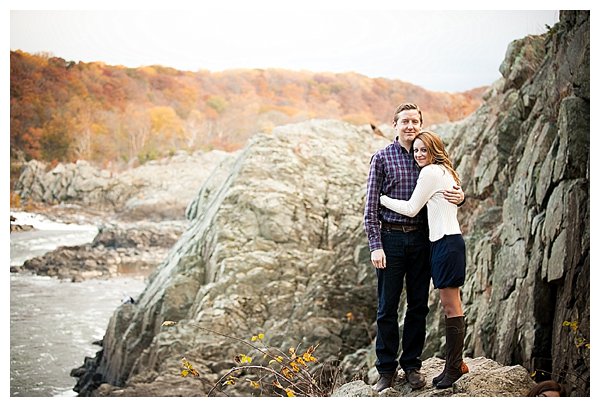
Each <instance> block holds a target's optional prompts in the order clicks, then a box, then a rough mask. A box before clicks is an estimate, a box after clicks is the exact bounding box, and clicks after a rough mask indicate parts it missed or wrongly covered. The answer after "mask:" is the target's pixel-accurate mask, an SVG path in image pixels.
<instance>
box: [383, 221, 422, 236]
mask: <svg viewBox="0 0 600 407" xmlns="http://www.w3.org/2000/svg"><path fill="white" fill-rule="evenodd" d="M381 229H388V230H399V231H401V232H404V233H408V232H415V231H417V230H421V229H422V227H421V226H417V225H400V224H399V223H387V222H381Z"/></svg>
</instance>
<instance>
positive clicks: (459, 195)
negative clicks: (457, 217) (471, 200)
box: [444, 185, 465, 205]
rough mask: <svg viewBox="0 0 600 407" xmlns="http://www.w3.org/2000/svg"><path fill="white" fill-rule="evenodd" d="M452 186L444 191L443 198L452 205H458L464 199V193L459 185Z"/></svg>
mask: <svg viewBox="0 0 600 407" xmlns="http://www.w3.org/2000/svg"><path fill="white" fill-rule="evenodd" d="M452 188H453V189H447V190H445V191H444V198H446V199H447V200H448V202H450V203H453V204H454V205H460V204H461V203H462V202H463V201H464V200H465V193H464V191H463V190H462V188H461V187H460V186H457V185H454V186H453V187H452Z"/></svg>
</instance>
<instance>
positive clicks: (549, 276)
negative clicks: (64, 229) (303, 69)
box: [76, 12, 590, 396]
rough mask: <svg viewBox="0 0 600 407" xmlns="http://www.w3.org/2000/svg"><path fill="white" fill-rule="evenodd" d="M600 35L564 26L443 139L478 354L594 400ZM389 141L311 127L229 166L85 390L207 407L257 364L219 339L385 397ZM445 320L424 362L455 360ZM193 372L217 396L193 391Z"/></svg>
mask: <svg viewBox="0 0 600 407" xmlns="http://www.w3.org/2000/svg"><path fill="white" fill-rule="evenodd" d="M589 32H590V29H589V12H562V13H561V17H560V22H559V23H558V24H557V25H556V26H555V27H553V28H552V29H551V30H550V31H549V32H548V33H547V34H546V35H544V36H539V37H527V38H524V39H521V40H517V41H515V42H513V43H512V44H510V46H509V47H508V51H507V55H506V59H505V61H504V63H503V64H502V66H501V68H500V69H501V73H502V75H503V78H502V79H500V80H499V81H498V82H497V83H495V84H494V86H493V88H492V89H491V90H490V91H489V93H488V95H487V96H486V102H485V103H484V105H483V106H482V107H481V108H480V109H479V110H478V111H477V112H476V113H475V114H473V115H472V116H470V117H469V118H467V119H465V120H464V121H462V122H461V123H457V124H454V125H452V126H448V127H445V128H442V129H439V131H440V132H443V134H444V136H445V137H446V140H447V142H448V148H449V150H450V153H451V156H452V157H454V158H455V161H456V164H457V166H458V172H459V173H460V175H461V176H462V179H463V188H464V190H465V192H466V194H467V202H466V204H465V205H464V206H463V207H461V209H460V216H461V224H462V225H463V231H464V234H465V237H466V241H467V251H468V269H467V274H468V278H467V281H466V284H465V286H464V287H463V291H462V292H463V302H464V303H465V309H466V317H467V324H468V332H467V338H466V352H465V353H466V356H469V357H474V358H476V357H480V356H484V357H486V358H490V359H493V360H495V361H496V362H498V363H500V364H502V365H507V366H510V365H522V366H523V367H524V368H525V369H526V370H528V371H529V372H536V378H537V377H550V376H551V377H552V378H554V379H556V380H558V381H560V382H562V383H564V384H565V385H566V386H567V388H568V390H569V392H570V393H571V395H577V396H585V395H589V393H590V354H589V352H590V350H589V347H588V346H586V345H589V339H590V307H589V303H590V298H589V293H590V284H589V283H590V276H589V268H590V267H589V260H590V258H589V242H590V239H589V168H590V167H589V157H590V156H589V141H590V134H589V127H590V116H589V107H590V95H589V89H590V77H589V65H590V64H589V58H590V42H589ZM399 102H400V101H399ZM416 102H417V103H418V101H416ZM426 115H427V112H425V117H427V116H426ZM388 142H389V140H386V139H384V138H381V137H377V136H375V135H374V134H373V132H372V131H371V129H370V128H369V127H368V126H365V127H355V126H351V125H348V124H345V123H342V122H336V121H310V122H305V123H301V124H297V125H293V126H283V127H280V128H276V129H275V130H274V131H273V133H272V134H258V135H256V136H255V137H254V138H253V139H252V140H251V141H250V142H249V143H248V145H247V146H246V148H245V149H244V150H243V151H242V152H241V153H240V154H239V155H238V156H236V157H231V158H228V159H225V160H224V161H222V162H221V164H220V166H219V167H217V168H216V169H215V172H214V173H213V176H211V177H209V178H208V180H207V181H206V182H205V183H204V185H203V186H202V188H201V189H200V191H199V193H198V195H197V197H196V199H195V200H194V201H193V202H192V203H191V204H190V206H189V207H188V210H187V216H188V218H189V220H190V226H189V228H188V230H187V231H186V232H184V234H183V235H182V237H181V238H180V240H179V241H178V242H177V244H176V245H175V246H174V247H173V249H172V250H171V252H170V254H169V255H168V257H167V259H166V260H165V261H164V262H163V264H162V265H161V266H160V267H158V269H157V270H156V271H155V272H154V273H153V274H152V276H151V277H150V280H149V283H148V285H147V287H146V289H145V291H144V292H143V293H142V295H141V297H140V298H139V299H138V301H137V302H136V304H124V305H122V306H121V307H120V308H119V309H117V310H116V312H115V313H114V315H113V317H112V318H111V321H110V323H109V327H108V329H107V332H106V334H105V336H104V339H103V349H102V351H100V352H99V353H98V355H97V356H96V357H95V358H90V359H88V360H86V363H85V366H84V367H85V368H84V369H81V370H79V371H78V373H77V374H78V376H80V379H79V382H78V384H77V386H76V390H77V391H79V392H80V394H81V395H206V394H207V391H208V390H209V389H210V388H211V386H212V384H214V383H215V382H216V380H217V379H218V378H219V377H220V376H221V375H222V374H224V373H225V372H227V370H228V369H229V368H230V367H232V366H233V365H234V362H233V359H234V357H235V355H237V354H239V353H244V352H246V351H248V349H245V348H244V347H243V346H242V345H241V344H240V342H238V341H235V340H231V339H230V338H228V337H226V336H221V335H218V334H215V333H214V331H216V332H219V333H221V334H224V335H228V336H231V337H235V338H243V339H247V338H250V337H251V336H252V335H256V334H257V333H264V334H265V335H266V338H267V341H268V343H269V345H270V346H273V347H275V348H279V349H288V348H289V347H295V346H297V345H298V344H299V343H301V344H303V346H309V345H316V344H319V348H318V353H319V356H320V358H321V361H322V362H331V363H335V361H340V360H341V361H342V362H341V364H339V366H340V369H342V370H343V377H344V378H345V380H347V381H349V380H351V379H352V378H356V377H360V378H363V379H364V380H366V381H369V380H370V379H371V378H372V372H373V370H372V366H373V364H372V361H373V355H372V340H373V335H374V332H373V328H372V323H373V321H374V318H375V307H376V301H375V298H376V294H375V281H374V275H373V273H372V271H371V269H370V266H369V261H368V259H369V253H368V248H367V244H366V238H365V235H364V231H363V225H362V209H363V205H364V193H365V182H366V176H367V171H368V164H369V159H370V156H371V154H372V153H373V152H374V151H376V150H377V149H378V148H381V147H382V146H384V145H386V144H387V143H388ZM431 310H432V311H431V313H430V317H429V329H428V337H427V349H426V352H425V355H424V357H431V356H435V355H439V354H440V350H441V349H442V347H443V343H442V342H441V339H442V338H443V335H442V331H441V328H442V325H441V318H442V317H441V313H440V310H439V306H438V304H437V294H436V293H435V291H433V290H432V294H431ZM165 320H172V321H177V324H176V325H175V326H171V327H168V328H166V327H164V326H161V325H162V323H163V321H165ZM565 322H566V323H568V326H567V325H566V324H565ZM182 356H185V357H186V359H187V360H189V361H190V362H192V364H193V365H194V367H195V368H196V369H198V371H199V372H200V374H201V376H202V378H203V380H201V381H197V380H190V378H187V377H181V376H180V374H179V373H180V367H181V365H180V360H181V357H182ZM236 391H237V390H232V394H236ZM239 391H240V392H241V391H242V390H239ZM238 394H243V392H242V393H238Z"/></svg>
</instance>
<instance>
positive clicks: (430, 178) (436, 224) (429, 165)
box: [380, 131, 469, 389]
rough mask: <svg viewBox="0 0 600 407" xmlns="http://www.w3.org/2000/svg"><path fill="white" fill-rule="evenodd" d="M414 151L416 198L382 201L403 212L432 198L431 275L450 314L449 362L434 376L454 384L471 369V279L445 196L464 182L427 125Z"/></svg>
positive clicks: (442, 382) (447, 384)
mask: <svg viewBox="0 0 600 407" xmlns="http://www.w3.org/2000/svg"><path fill="white" fill-rule="evenodd" d="M412 150H413V155H414V158H415V161H416V162H417V165H418V166H419V167H421V172H420V174H419V179H418V181H417V186H416V187H415V190H414V191H413V193H412V196H411V197H410V200H408V201H403V200H399V199H392V198H389V197H388V196H385V195H382V196H381V198H380V202H381V204H382V205H383V206H385V207H386V208H389V209H391V210H393V211H395V212H398V213H401V214H402V215H406V216H410V217H413V216H415V215H416V214H418V213H419V211H420V210H421V209H422V208H423V206H425V204H427V218H428V224H429V240H430V241H431V242H432V243H431V276H432V279H433V285H434V287H435V288H437V289H439V293H440V301H441V303H442V308H443V309H444V314H445V316H446V318H445V321H446V365H445V367H444V370H443V372H442V373H441V374H440V375H439V376H437V377H435V378H434V379H433V384H434V385H435V386H436V387H437V388H438V389H445V388H448V387H451V386H452V384H453V383H454V382H455V381H456V380H458V378H460V377H461V376H462V375H463V374H464V373H467V372H468V371H469V368H468V367H467V365H466V364H465V363H464V362H463V359H462V351H463V346H464V338H465V316H464V313H463V310H462V305H461V301H460V288H459V287H460V286H462V285H463V284H464V282H465V263H466V260H465V259H466V255H465V242H464V240H463V237H462V234H461V230H460V226H459V224H458V219H457V207H456V205H454V204H452V203H450V202H448V200H447V199H445V198H444V195H443V192H444V190H447V189H451V188H452V186H453V185H455V184H458V185H460V179H459V177H458V174H457V173H456V171H455V170H454V168H453V166H452V162H451V161H450V158H449V157H448V153H447V152H446V150H445V148H444V143H443V142H442V139H441V138H440V137H439V136H438V135H437V134H435V133H433V132H431V131H421V132H420V133H419V134H418V135H417V136H416V138H415V139H414V141H413V145H412Z"/></svg>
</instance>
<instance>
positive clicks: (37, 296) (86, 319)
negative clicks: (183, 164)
mask: <svg viewBox="0 0 600 407" xmlns="http://www.w3.org/2000/svg"><path fill="white" fill-rule="evenodd" d="M36 221H39V222H41V223H39V224H37V226H36V230H33V231H27V232H13V233H11V239H10V248H11V265H20V264H22V262H23V261H25V260H26V259H28V258H31V257H34V256H39V255H41V254H43V253H45V252H47V251H50V250H54V249H55V248H56V247H58V246H61V245H79V244H84V243H88V242H91V241H92V240H93V238H94V236H95V234H96V233H97V228H96V229H95V230H96V233H95V232H94V228H95V227H94V226H92V225H83V226H81V227H80V226H78V225H62V224H60V223H57V222H50V221H47V220H44V219H43V218H39V217H37V218H36ZM29 224H31V223H29ZM38 228H40V229H38ZM144 286H145V281H144V277H143V276H127V277H115V278H112V279H109V280H87V281H83V282H79V283H73V282H70V281H62V280H58V279H56V278H52V277H45V276H35V275H24V274H15V273H11V274H10V395H11V396H15V397H20V396H24V397H31V396H44V397H50V396H76V395H77V394H76V393H75V392H73V390H72V389H73V386H74V385H75V382H76V380H75V378H73V377H71V376H70V373H71V370H72V369H74V368H77V367H79V366H81V365H82V364H83V362H84V358H85V357H86V356H91V357H93V356H95V354H96V352H97V351H98V350H100V347H99V346H97V345H94V344H93V342H94V341H97V340H100V339H102V337H103V336H104V333H105V331H106V328H107V326H108V321H109V319H110V317H111V315H112V314H113V312H114V310H115V309H116V308H117V307H118V306H119V305H120V304H121V301H122V300H123V298H124V297H126V296H132V297H134V298H135V297H136V296H137V295H139V293H141V292H142V290H143V289H144Z"/></svg>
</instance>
